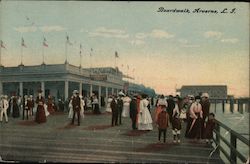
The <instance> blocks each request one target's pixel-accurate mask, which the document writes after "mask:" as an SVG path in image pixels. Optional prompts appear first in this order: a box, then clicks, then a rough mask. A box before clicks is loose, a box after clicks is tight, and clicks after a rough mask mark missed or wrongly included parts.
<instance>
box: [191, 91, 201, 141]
mask: <svg viewBox="0 0 250 164" xmlns="http://www.w3.org/2000/svg"><path fill="white" fill-rule="evenodd" d="M200 99H201V98H200V96H195V102H194V103H193V104H192V105H191V107H190V117H191V120H192V122H191V126H190V128H189V129H188V133H187V137H188V138H192V139H200V138H201V128H202V127H203V126H202V118H203V112H202V106H201V104H200Z"/></svg>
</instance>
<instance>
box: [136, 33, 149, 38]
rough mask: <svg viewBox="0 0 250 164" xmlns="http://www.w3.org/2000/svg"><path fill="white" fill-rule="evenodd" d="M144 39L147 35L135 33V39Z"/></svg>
mask: <svg viewBox="0 0 250 164" xmlns="http://www.w3.org/2000/svg"><path fill="white" fill-rule="evenodd" d="M146 37H148V34H145V33H137V34H136V35H135V38H136V39H144V38H146Z"/></svg>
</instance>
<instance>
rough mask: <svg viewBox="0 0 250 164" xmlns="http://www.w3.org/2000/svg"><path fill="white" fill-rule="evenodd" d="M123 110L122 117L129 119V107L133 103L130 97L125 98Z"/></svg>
mask: <svg viewBox="0 0 250 164" xmlns="http://www.w3.org/2000/svg"><path fill="white" fill-rule="evenodd" d="M122 100H123V110H122V117H129V110H130V108H129V105H130V102H131V98H130V97H128V96H125V97H124V98H123V99H122Z"/></svg>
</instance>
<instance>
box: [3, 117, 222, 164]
mask: <svg viewBox="0 0 250 164" xmlns="http://www.w3.org/2000/svg"><path fill="white" fill-rule="evenodd" d="M122 119H123V120H122V121H123V122H122V125H120V126H115V127H111V126H110V124H111V115H110V114H101V115H92V114H86V115H85V118H84V119H83V120H82V121H81V126H70V125H69V122H70V120H68V118H67V114H66V113H58V114H56V115H50V116H48V118H47V122H46V123H44V124H36V123H34V122H33V121H23V120H21V118H17V119H13V118H10V119H9V123H7V124H6V123H2V124H1V125H0V156H1V157H2V159H3V160H5V161H22V162H32V161H33V162H45V161H46V162H80V163H82V162H91V163H93V162H105V163H107V162H108V163H113V162H115V163H116V162H122V163H123V162H126V163H128V162H129V163H216V164H217V163H223V162H222V160H221V159H220V157H219V156H218V154H217V153H213V154H212V156H211V157H209V155H210V153H211V151H212V150H213V147H212V146H210V145H207V144H206V143H204V142H192V141H191V140H188V139H185V138H184V137H183V133H184V130H185V125H184V124H183V132H182V137H181V143H180V144H174V143H173V142H172V134H171V129H168V131H167V142H166V143H157V142H158V138H157V135H158V130H157V129H156V127H154V130H153V131H143V132H142V131H133V130H131V122H130V119H129V118H122Z"/></svg>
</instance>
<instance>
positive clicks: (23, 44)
mask: <svg viewBox="0 0 250 164" xmlns="http://www.w3.org/2000/svg"><path fill="white" fill-rule="evenodd" d="M21 45H22V46H23V47H27V46H26V45H25V43H24V39H23V38H22V44H21Z"/></svg>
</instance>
